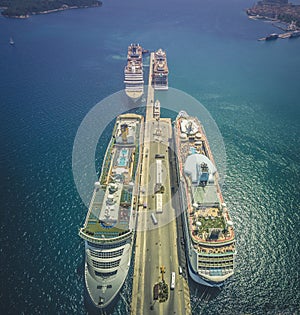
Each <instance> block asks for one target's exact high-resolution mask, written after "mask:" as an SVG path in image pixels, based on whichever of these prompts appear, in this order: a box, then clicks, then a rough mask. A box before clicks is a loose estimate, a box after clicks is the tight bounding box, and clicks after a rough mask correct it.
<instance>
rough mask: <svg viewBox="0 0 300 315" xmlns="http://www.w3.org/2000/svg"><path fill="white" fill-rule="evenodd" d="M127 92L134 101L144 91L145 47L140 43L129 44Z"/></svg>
mask: <svg viewBox="0 0 300 315" xmlns="http://www.w3.org/2000/svg"><path fill="white" fill-rule="evenodd" d="M124 76H125V79H124V83H125V92H126V94H127V96H128V97H129V98H131V99H132V100H133V101H137V100H138V99H140V98H141V96H142V95H143V93H144V77H143V49H142V47H141V46H140V45H139V44H131V45H130V46H128V53H127V65H126V66H125V69H124Z"/></svg>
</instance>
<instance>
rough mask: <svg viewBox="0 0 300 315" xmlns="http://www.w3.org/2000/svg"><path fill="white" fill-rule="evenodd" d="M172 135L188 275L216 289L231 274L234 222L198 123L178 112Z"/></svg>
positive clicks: (182, 112)
mask: <svg viewBox="0 0 300 315" xmlns="http://www.w3.org/2000/svg"><path fill="white" fill-rule="evenodd" d="M174 132H175V145H176V151H177V160H178V163H177V166H178V172H179V174H180V197H181V198H180V199H181V203H182V206H183V209H184V213H183V218H184V220H183V228H184V232H185V233H184V235H185V242H186V245H185V247H186V252H187V255H186V256H187V260H188V269H189V274H190V276H191V278H192V279H193V280H194V281H196V282H197V283H200V284H203V285H207V286H211V287H215V286H216V287H218V286H221V285H222V284H223V283H224V281H225V280H226V279H228V278H229V277H230V276H232V275H233V273H234V257H235V254H236V248H235V236H234V229H233V223H232V221H231V220H230V217H229V213H228V210H227V207H226V204H225V203H224V200H223V197H222V193H221V190H220V187H219V184H218V173H217V169H216V166H215V163H214V160H213V156H212V153H211V150H210V147H209V144H208V141H207V138H206V135H205V132H204V129H203V127H202V125H201V124H200V122H199V120H198V119H197V118H195V117H191V116H188V114H187V113H186V112H184V111H181V112H180V113H179V115H178V116H177V118H176V122H175V126H174Z"/></svg>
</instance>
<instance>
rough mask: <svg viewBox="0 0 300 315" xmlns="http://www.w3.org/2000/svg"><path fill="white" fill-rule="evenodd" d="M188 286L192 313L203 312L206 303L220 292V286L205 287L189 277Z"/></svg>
mask: <svg viewBox="0 0 300 315" xmlns="http://www.w3.org/2000/svg"><path fill="white" fill-rule="evenodd" d="M189 288H190V297H191V310H192V314H199V315H200V314H205V313H203V312H205V308H206V305H207V304H208V303H209V302H210V301H212V300H214V299H215V298H216V297H217V296H218V295H219V294H220V293H221V292H222V287H221V288H218V287H214V288H212V287H206V286H204V285H201V284H198V283H196V282H194V281H193V280H192V279H191V278H190V277H189Z"/></svg>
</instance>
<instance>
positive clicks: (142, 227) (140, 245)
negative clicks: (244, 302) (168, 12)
mask: <svg viewBox="0 0 300 315" xmlns="http://www.w3.org/2000/svg"><path fill="white" fill-rule="evenodd" d="M153 61H154V53H151V55H150V69H149V86H148V95H147V108H146V119H145V130H144V146H143V149H142V150H143V159H142V163H141V165H140V189H139V195H138V196H137V199H138V205H139V206H138V217H137V232H136V246H135V261H134V276H133V289H132V302H131V314H134V315H136V314H141V315H145V314H191V308H190V296H189V287H188V283H187V279H186V277H187V275H186V274H185V275H183V274H179V271H178V270H179V259H178V246H180V241H178V239H179V236H178V235H177V226H176V223H178V221H177V220H176V219H177V218H176V211H175V209H174V208H173V202H172V192H171V183H170V179H171V178H172V174H171V172H170V170H171V168H170V158H169V152H170V150H169V146H170V139H172V136H173V131H172V125H171V120H170V119H169V118H159V119H154V118H153V105H154V102H155V100H154V89H153V87H152V86H151V81H152V80H151V79H152V69H153ZM158 157H159V159H161V163H157V159H158ZM172 158H173V157H172ZM157 164H159V165H160V167H161V169H162V171H161V172H162V185H163V192H162V209H163V211H162V213H157V212H156V194H155V191H154V190H155V187H156V184H157V183H156V167H157ZM152 213H153V214H154V215H155V217H156V219H157V224H155V222H154V221H153V219H151V214H152ZM181 264H182V260H181ZM161 266H164V268H165V274H164V279H165V281H166V283H167V285H168V286H169V296H168V299H167V300H166V301H165V302H159V301H157V300H154V296H153V287H154V285H155V284H156V283H158V282H159V281H161V277H162V275H161V273H160V267H161ZM171 272H175V273H176V278H175V279H176V282H175V283H176V284H175V288H174V290H170V281H171Z"/></svg>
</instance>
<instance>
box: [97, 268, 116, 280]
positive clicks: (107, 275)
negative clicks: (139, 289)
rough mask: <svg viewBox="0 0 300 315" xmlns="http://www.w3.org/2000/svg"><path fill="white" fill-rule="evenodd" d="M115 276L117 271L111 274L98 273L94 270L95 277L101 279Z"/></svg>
mask: <svg viewBox="0 0 300 315" xmlns="http://www.w3.org/2000/svg"><path fill="white" fill-rule="evenodd" d="M115 274H117V270H115V271H112V272H99V271H97V270H95V275H96V276H98V277H102V278H107V277H111V276H114V275H115Z"/></svg>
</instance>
